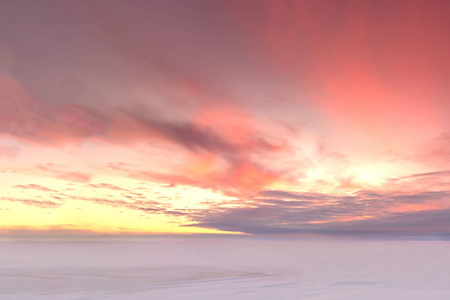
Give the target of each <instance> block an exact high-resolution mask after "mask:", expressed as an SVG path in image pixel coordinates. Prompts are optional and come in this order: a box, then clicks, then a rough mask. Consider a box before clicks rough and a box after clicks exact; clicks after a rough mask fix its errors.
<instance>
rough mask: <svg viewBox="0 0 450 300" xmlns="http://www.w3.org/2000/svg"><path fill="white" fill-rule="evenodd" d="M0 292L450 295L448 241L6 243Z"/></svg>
mask: <svg viewBox="0 0 450 300" xmlns="http://www.w3.org/2000/svg"><path fill="white" fill-rule="evenodd" d="M0 299H7V300H15V299H20V300H31V299H33V300H34V299H45V300H51V299H72V300H75V299H76V300H81V299H84V300H86V299H127V300H134V299H142V300H144V299H346V300H348V299H450V242H448V241H334V240H333V241H323V240H321V241H311V240H308V241H304V240H289V239H273V240H271V239H256V238H192V239H190V238H158V239H153V240H148V241H102V242H92V241H89V242H80V241H70V242H68V241H64V242H63V241H59V242H58V241H54V242H43V241H29V242H18V241H16V242H13V241H3V242H0Z"/></svg>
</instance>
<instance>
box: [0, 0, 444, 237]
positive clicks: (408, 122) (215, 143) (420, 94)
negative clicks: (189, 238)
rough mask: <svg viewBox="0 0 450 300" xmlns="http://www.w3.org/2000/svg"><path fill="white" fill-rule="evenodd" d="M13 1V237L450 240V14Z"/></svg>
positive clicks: (381, 7)
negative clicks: (241, 236) (264, 236)
mask: <svg viewBox="0 0 450 300" xmlns="http://www.w3.org/2000/svg"><path fill="white" fill-rule="evenodd" d="M0 6H1V9H0V234H2V235H6V236H16V235H20V234H31V235H42V234H62V235H67V236H70V235H73V234H80V233H83V234H90V233H95V234H125V235H126V234H195V233H197V234H200V233H212V234H271V235H294V236H309V235H335V236H339V235H353V236H372V235H384V236H387V235H389V236H390V235H393V236H417V235H444V236H449V234H450V118H449V117H448V116H449V115H450V89H449V85H448V82H447V80H448V78H450V58H449V56H448V53H449V50H450V35H449V32H450V19H449V18H448V15H449V13H450V2H449V1H446V0H443V1H440V0H434V1H425V0H424V1H420V0H397V1H384V0H379V1H369V0H367V1H366V0H361V1H332V0H328V1H325V0H324V1H322V0H319V1H307V0H304V1H303V0H298V1H289V0H285V1H282V0H280V1H278V0H248V1H238V0H228V1H224V0H214V1H208V0H191V1H184V0H152V1H138V0H132V1H119V0H108V1H106V0H105V1H103V0H100V1H99V0H95V1H84V0H81V1H49V0H41V1H22V0H16V1H12V0H7V1H2V2H1V4H0Z"/></svg>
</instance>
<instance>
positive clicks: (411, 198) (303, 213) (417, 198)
mask: <svg viewBox="0 0 450 300" xmlns="http://www.w3.org/2000/svg"><path fill="white" fill-rule="evenodd" d="M260 195H261V196H270V198H262V199H258V201H257V202H256V203H255V204H254V205H253V206H251V207H233V208H226V207H215V208H214V209H213V210H210V211H203V212H201V213H197V214H196V215H195V216H192V220H193V223H191V224H190V225H188V226H198V227H207V228H214V229H219V230H227V231H238V232H245V233H250V234H293V233H299V234H300V233H313V234H320V233H322V234H358V233H360V234H366V233H367V234H370V233H373V234H393V235H407V234H443V233H447V232H450V213H449V212H450V210H448V209H441V210H423V211H408V210H406V211H405V212H401V210H400V212H399V210H396V208H397V207H403V206H405V205H416V204H424V205H426V204H427V203H430V202H433V201H447V200H450V191H429V192H421V193H376V192H372V191H361V192H358V193H355V194H354V195H353V196H348V197H340V198H339V197H334V196H327V195H321V194H317V195H314V194H308V196H309V198H308V200H307V201H305V200H290V199H292V198H298V199H304V198H305V197H304V195H301V194H297V193H291V192H285V191H264V192H261V193H260ZM276 195H278V196H279V198H275V196H276ZM286 199H289V200H286Z"/></svg>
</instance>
